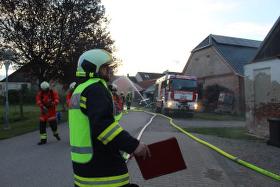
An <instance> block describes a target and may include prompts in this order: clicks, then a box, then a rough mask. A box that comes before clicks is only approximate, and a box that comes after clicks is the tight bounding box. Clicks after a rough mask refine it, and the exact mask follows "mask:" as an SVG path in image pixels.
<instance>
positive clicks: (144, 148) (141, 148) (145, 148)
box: [133, 142, 151, 160]
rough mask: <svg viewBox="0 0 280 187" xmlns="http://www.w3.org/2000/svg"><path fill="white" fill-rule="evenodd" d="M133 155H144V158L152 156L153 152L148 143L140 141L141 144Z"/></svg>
mask: <svg viewBox="0 0 280 187" xmlns="http://www.w3.org/2000/svg"><path fill="white" fill-rule="evenodd" d="M133 155H136V156H139V157H142V158H143V159H144V160H145V159H146V158H149V157H151V153H150V150H149V147H148V146H147V145H146V144H144V143H142V142H140V143H139V145H138V146H137V148H136V149H135V151H134V152H133Z"/></svg>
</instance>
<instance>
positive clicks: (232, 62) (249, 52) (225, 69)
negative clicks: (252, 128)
mask: <svg viewBox="0 0 280 187" xmlns="http://www.w3.org/2000/svg"><path fill="white" fill-rule="evenodd" d="M260 43H261V42H260V41H255V40H248V39H242V38H234V37H227V36H219V35H212V34H210V35H209V36H208V37H206V38H205V39H204V40H203V41H202V42H201V43H200V44H199V45H197V46H196V47H195V48H194V49H193V50H192V52H191V55H190V57H189V59H188V62H187V64H186V65H185V67H184V69H183V74H184V75H193V76H196V77H197V78H198V82H199V84H200V86H201V87H202V88H203V89H205V88H206V87H207V86H210V85H215V84H218V85H219V86H222V87H225V88H227V89H229V90H230V91H232V92H233V94H234V104H233V107H232V111H233V112H235V113H242V112H244V111H245V95H244V70H243V66H244V65H245V64H248V63H249V62H251V60H252V59H253V57H254V56H255V55H256V52H257V50H258V47H259V46H260Z"/></svg>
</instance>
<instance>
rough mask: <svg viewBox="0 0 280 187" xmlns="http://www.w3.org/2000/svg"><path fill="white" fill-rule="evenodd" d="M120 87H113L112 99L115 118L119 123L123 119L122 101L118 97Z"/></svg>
mask: <svg viewBox="0 0 280 187" xmlns="http://www.w3.org/2000/svg"><path fill="white" fill-rule="evenodd" d="M117 89H118V87H117V86H116V85H114V84H113V85H112V90H111V92H112V97H113V102H114V116H115V119H116V120H117V121H119V120H120V119H121V117H122V105H123V103H122V99H121V97H120V96H119V95H118V90H117Z"/></svg>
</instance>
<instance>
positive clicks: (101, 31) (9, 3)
mask: <svg viewBox="0 0 280 187" xmlns="http://www.w3.org/2000/svg"><path fill="white" fill-rule="evenodd" d="M107 25H108V20H107V18H106V17H105V8H104V6H103V5H102V4H101V1H100V0H83V1H80V0H40V1H38V0H0V37H1V38H2V40H3V41H4V44H5V46H6V47H10V48H13V49H14V50H15V51H16V52H17V56H18V57H19V58H18V60H17V61H16V62H15V63H16V65H17V66H19V67H21V66H23V65H26V64H28V65H29V66H30V67H32V70H31V72H30V73H31V75H32V76H35V77H37V78H38V79H39V81H40V82H41V81H43V80H50V79H59V80H62V81H63V82H66V83H68V82H71V79H72V78H73V76H74V72H75V67H76V62H77V60H78V57H79V55H80V54H81V53H82V52H84V51H86V50H88V49H92V48H103V49H106V50H108V51H110V52H112V51H113V44H114V41H113V40H112V39H111V36H110V33H109V32H108V31H107Z"/></svg>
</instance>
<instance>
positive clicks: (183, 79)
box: [154, 74, 198, 116]
mask: <svg viewBox="0 0 280 187" xmlns="http://www.w3.org/2000/svg"><path fill="white" fill-rule="evenodd" d="M197 99H198V92H197V78H196V77H195V76H187V75H172V74H171V75H170V74H169V75H165V76H163V77H161V78H159V79H157V80H156V83H155V93H154V100H155V102H156V103H155V105H156V106H155V107H156V112H161V113H164V114H169V113H175V112H184V113H188V114H190V115H191V116H192V115H193V113H194V112H195V111H196V110H197V108H198V104H197Z"/></svg>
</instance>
